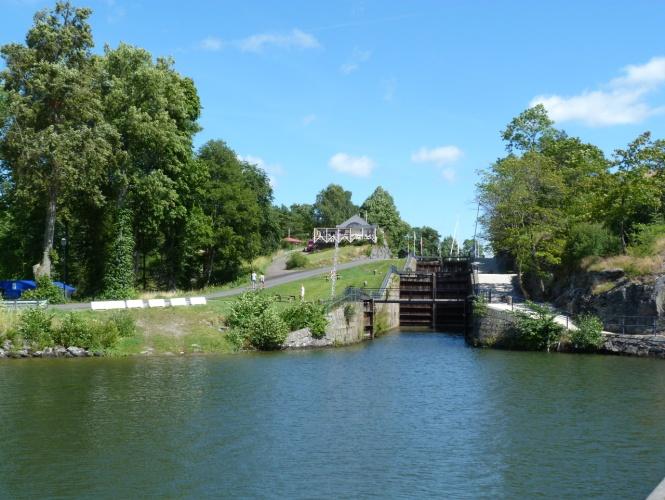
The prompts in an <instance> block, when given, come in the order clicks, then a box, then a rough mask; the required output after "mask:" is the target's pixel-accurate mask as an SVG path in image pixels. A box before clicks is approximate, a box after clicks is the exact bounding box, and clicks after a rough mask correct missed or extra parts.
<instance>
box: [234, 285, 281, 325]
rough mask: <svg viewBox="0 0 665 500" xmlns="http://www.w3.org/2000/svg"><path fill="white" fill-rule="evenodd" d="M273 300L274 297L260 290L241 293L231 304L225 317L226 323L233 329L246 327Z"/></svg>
mask: <svg viewBox="0 0 665 500" xmlns="http://www.w3.org/2000/svg"><path fill="white" fill-rule="evenodd" d="M273 302H274V298H273V297H271V296H269V295H264V294H263V293H261V292H247V293H243V294H242V295H241V296H240V298H239V299H238V300H236V301H235V302H234V303H233V304H232V305H231V311H230V312H229V314H228V316H227V318H226V324H227V325H228V326H229V327H230V328H233V329H240V330H242V329H244V328H246V327H247V326H248V325H249V324H250V323H251V322H252V320H253V319H254V318H258V317H259V316H261V313H263V311H265V310H266V309H268V308H269V307H270V305H271V304H272V303H273Z"/></svg>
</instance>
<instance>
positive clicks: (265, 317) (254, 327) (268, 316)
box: [245, 308, 288, 351]
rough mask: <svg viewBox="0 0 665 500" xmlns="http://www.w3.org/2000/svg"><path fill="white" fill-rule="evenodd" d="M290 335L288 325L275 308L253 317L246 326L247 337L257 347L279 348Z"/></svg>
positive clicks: (264, 349)
mask: <svg viewBox="0 0 665 500" xmlns="http://www.w3.org/2000/svg"><path fill="white" fill-rule="evenodd" d="M287 335H288V327H287V326H286V323H285V322H284V320H283V319H282V318H281V317H280V316H279V314H278V313H277V312H276V311H275V310H274V309H271V308H269V309H265V310H264V311H263V312H262V313H261V314H260V315H259V316H258V317H254V318H252V320H251V321H250V323H249V324H248V325H247V328H246V335H245V338H246V339H247V340H248V341H249V343H250V345H251V346H252V347H254V348H256V349H260V350H263V351H270V350H274V349H279V348H280V347H281V346H282V344H283V343H284V341H285V340H286V336H287Z"/></svg>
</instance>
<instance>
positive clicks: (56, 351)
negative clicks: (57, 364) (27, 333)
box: [0, 340, 102, 359]
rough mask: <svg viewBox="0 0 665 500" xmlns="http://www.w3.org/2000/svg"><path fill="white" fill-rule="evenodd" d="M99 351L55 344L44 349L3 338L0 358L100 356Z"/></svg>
mask: <svg viewBox="0 0 665 500" xmlns="http://www.w3.org/2000/svg"><path fill="white" fill-rule="evenodd" d="M101 355H102V352H101V351H93V350H90V349H83V348H82V347H76V346H70V347H63V346H55V347H46V348H44V349H37V348H33V347H32V346H30V345H28V344H23V345H14V344H13V343H12V341H11V340H5V341H4V342H3V343H2V347H1V348H0V359H2V358H13V359H20V358H86V357H90V356H101Z"/></svg>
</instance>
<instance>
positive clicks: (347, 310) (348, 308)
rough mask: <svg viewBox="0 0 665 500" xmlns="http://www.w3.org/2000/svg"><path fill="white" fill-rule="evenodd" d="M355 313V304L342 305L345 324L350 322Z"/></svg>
mask: <svg viewBox="0 0 665 500" xmlns="http://www.w3.org/2000/svg"><path fill="white" fill-rule="evenodd" d="M355 314H356V306H355V305H353V304H346V305H345V306H344V319H345V320H346V324H347V325H349V323H351V320H352V319H353V316H355Z"/></svg>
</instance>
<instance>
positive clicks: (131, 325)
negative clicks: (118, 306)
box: [110, 312, 136, 338]
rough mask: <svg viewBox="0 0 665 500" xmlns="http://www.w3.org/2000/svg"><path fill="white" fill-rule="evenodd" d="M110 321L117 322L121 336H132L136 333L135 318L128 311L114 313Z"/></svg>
mask: <svg viewBox="0 0 665 500" xmlns="http://www.w3.org/2000/svg"><path fill="white" fill-rule="evenodd" d="M110 321H112V322H113V323H115V326H116V327H117V330H118V336H120V337H123V338H126V337H132V336H133V335H134V334H135V333H136V322H135V321H134V318H132V316H130V315H129V314H127V313H126V312H116V313H113V315H112V316H111V319H110Z"/></svg>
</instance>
